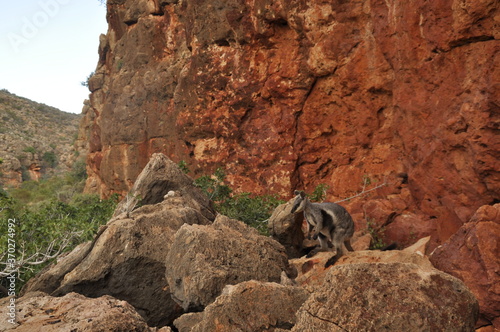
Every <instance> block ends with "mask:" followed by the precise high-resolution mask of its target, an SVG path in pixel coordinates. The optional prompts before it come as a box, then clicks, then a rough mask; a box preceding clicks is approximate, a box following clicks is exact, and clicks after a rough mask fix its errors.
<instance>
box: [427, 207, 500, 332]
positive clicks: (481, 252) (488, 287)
mask: <svg viewBox="0 0 500 332" xmlns="http://www.w3.org/2000/svg"><path fill="white" fill-rule="evenodd" d="M499 239H500V204H495V205H494V206H490V205H486V206H482V207H481V208H479V209H478V210H477V212H476V213H475V214H474V216H473V217H472V218H471V220H470V222H468V223H466V224H464V225H463V226H462V227H461V228H460V229H459V230H458V232H457V233H455V234H454V235H453V236H452V237H451V238H450V239H449V240H448V241H446V242H445V243H444V244H442V245H441V246H439V247H438V248H436V249H435V250H434V252H433V253H432V254H431V256H430V259H431V262H432V264H434V266H435V267H436V268H438V269H440V270H442V271H444V272H446V273H449V274H451V275H453V276H455V277H457V278H459V279H461V280H462V281H463V282H464V283H465V284H466V285H467V287H469V288H470V290H471V291H472V293H473V294H474V295H475V296H476V297H477V298H478V300H479V307H480V314H479V321H478V325H477V327H480V326H487V325H493V326H494V327H495V329H497V330H500V274H499V271H500V260H499V253H500V241H499Z"/></svg>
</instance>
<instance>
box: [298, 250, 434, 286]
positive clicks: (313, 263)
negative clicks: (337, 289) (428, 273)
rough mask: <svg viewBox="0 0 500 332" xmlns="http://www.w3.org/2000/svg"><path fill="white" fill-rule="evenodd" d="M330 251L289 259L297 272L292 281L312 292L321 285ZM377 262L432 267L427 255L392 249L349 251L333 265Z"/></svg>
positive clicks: (422, 267) (424, 268) (323, 280)
mask: <svg viewBox="0 0 500 332" xmlns="http://www.w3.org/2000/svg"><path fill="white" fill-rule="evenodd" d="M332 255H333V254H332V253H330V252H320V253H318V254H316V255H314V256H313V257H312V258H306V257H301V258H296V259H292V260H290V264H291V265H292V266H293V267H295V269H296V270H297V272H298V275H297V277H296V278H295V280H294V282H295V284H297V285H300V286H301V287H304V288H305V289H307V290H309V291H310V292H314V291H315V290H316V289H317V288H319V287H321V286H322V285H323V284H324V282H325V278H326V276H327V274H328V273H329V271H330V269H325V263H326V262H327V261H328V260H329V259H330V258H331V257H332ZM377 263H385V264H392V263H400V264H412V265H417V266H418V267H419V268H421V269H423V270H429V269H432V268H433V266H432V264H431V263H430V261H429V259H428V258H427V257H424V256H422V255H421V254H416V253H411V252H404V251H400V250H394V251H385V252H382V251H378V250H373V251H372V250H361V251H355V252H349V253H348V254H346V255H345V256H342V257H341V258H339V260H338V261H337V263H336V264H335V266H340V265H351V264H377Z"/></svg>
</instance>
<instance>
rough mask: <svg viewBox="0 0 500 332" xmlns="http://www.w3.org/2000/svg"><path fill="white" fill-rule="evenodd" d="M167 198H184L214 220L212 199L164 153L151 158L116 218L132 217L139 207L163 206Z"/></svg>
mask: <svg viewBox="0 0 500 332" xmlns="http://www.w3.org/2000/svg"><path fill="white" fill-rule="evenodd" d="M166 195H173V196H175V195H177V196H182V197H184V198H185V199H186V203H188V205H189V206H191V207H192V208H194V209H196V210H198V211H200V212H201V213H202V214H203V215H204V216H205V217H206V218H208V219H212V220H213V219H214V218H215V214H214V210H213V207H212V203H211V201H210V199H208V197H207V196H206V195H205V194H203V192H202V191H201V189H200V188H198V187H196V186H194V185H193V179H192V178H190V177H189V176H187V175H186V174H185V173H184V172H182V171H181V169H180V168H179V167H178V166H177V165H176V164H175V163H174V162H173V161H172V160H170V159H169V158H167V157H166V156H165V155H164V154H162V153H155V154H153V155H152V156H151V159H150V161H149V163H148V164H147V165H146V166H145V167H144V169H143V170H142V172H141V173H140V174H139V176H138V177H137V180H136V181H135V183H134V185H133V187H132V189H131V190H130V192H129V193H128V194H127V196H126V197H125V198H124V199H123V200H122V201H121V202H120V203H119V204H118V206H117V207H116V210H115V213H114V216H118V215H119V214H120V213H130V212H131V211H132V210H133V209H134V208H136V207H139V206H144V205H150V204H157V203H160V202H162V201H163V200H164V199H165V196H166Z"/></svg>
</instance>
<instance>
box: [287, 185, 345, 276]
mask: <svg viewBox="0 0 500 332" xmlns="http://www.w3.org/2000/svg"><path fill="white" fill-rule="evenodd" d="M295 195H296V197H295V201H294V202H293V206H292V213H299V212H304V218H305V219H306V221H307V224H308V233H309V236H310V234H311V232H312V233H313V239H314V240H316V239H319V243H320V245H321V246H320V247H319V248H316V249H313V250H312V251H311V252H310V253H309V254H308V255H307V257H312V256H314V255H315V254H316V253H318V252H319V251H329V250H330V248H329V247H328V241H330V242H331V243H332V244H333V247H334V248H335V250H336V254H335V256H333V257H332V258H330V259H329V260H328V262H326V264H325V267H328V266H330V265H333V264H335V262H336V261H337V260H338V259H339V258H340V257H341V256H342V255H343V254H344V249H343V246H342V244H344V245H345V247H346V248H347V250H349V251H354V250H353V249H352V247H351V242H350V240H351V237H352V235H353V234H354V222H353V221H352V218H351V215H350V214H349V212H347V210H346V209H345V208H343V207H342V206H340V205H338V204H335V203H311V201H309V199H308V198H307V197H306V194H305V193H304V192H303V191H297V190H296V191H295Z"/></svg>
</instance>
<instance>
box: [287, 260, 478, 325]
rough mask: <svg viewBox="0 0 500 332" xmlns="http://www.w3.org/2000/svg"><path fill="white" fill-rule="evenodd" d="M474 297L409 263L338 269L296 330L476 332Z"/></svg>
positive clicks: (458, 285) (450, 279)
mask: <svg viewBox="0 0 500 332" xmlns="http://www.w3.org/2000/svg"><path fill="white" fill-rule="evenodd" d="M478 311H479V307H478V303H477V300H476V299H475V297H474V295H473V294H472V293H471V292H470V291H469V290H468V289H467V287H466V286H465V285H464V284H463V283H462V282H461V281H460V280H459V279H457V278H455V277H452V276H450V275H448V274H446V273H443V272H440V271H438V270H435V269H428V268H421V267H419V266H418V265H415V264H407V263H359V264H349V265H340V266H334V267H332V268H331V269H330V270H329V271H328V274H327V276H326V278H325V280H324V282H323V284H322V286H321V287H320V288H318V289H317V290H316V291H315V292H314V293H313V294H312V295H311V296H310V297H309V299H308V300H307V301H306V302H305V303H304V304H303V305H302V307H301V308H300V309H299V311H298V312H297V324H296V325H295V326H294V328H293V329H292V331H297V332H298V331H300V332H304V331H450V332H451V331H453V332H456V331H473V330H474V324H475V322H476V319H477V317H478Z"/></svg>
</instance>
